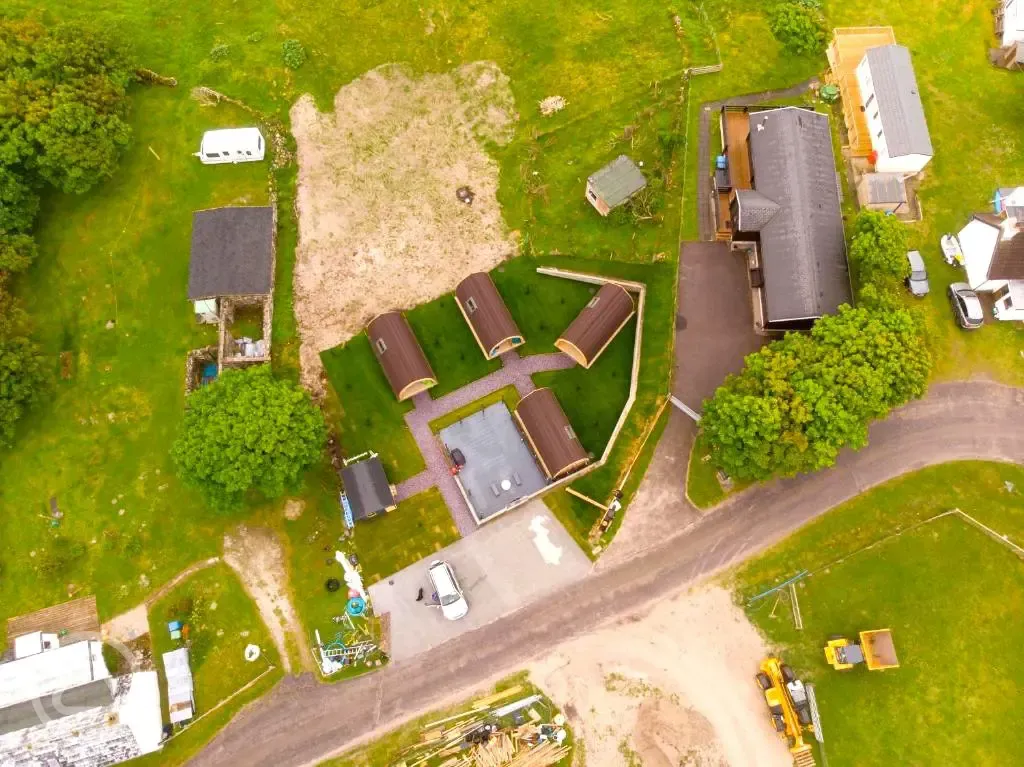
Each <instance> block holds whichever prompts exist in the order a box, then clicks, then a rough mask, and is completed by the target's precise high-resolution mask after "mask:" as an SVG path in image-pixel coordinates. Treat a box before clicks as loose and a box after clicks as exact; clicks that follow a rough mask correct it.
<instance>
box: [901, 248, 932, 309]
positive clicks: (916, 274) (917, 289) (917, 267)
mask: <svg viewBox="0 0 1024 767" xmlns="http://www.w3.org/2000/svg"><path fill="white" fill-rule="evenodd" d="M907 261H908V262H909V263H910V276H909V277H907V280H906V282H907V290H909V291H910V295H912V296H914V297H916V298H924V297H925V296H927V295H928V270H927V269H925V268H924V259H923V258H921V254H920V253H919V252H918V251H916V250H909V251H907Z"/></svg>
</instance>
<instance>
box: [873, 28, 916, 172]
mask: <svg viewBox="0 0 1024 767" xmlns="http://www.w3.org/2000/svg"><path fill="white" fill-rule="evenodd" d="M857 85H858V86H859V88H860V93H861V98H862V99H863V104H862V105H861V106H862V108H863V110H864V117H865V120H867V125H868V132H869V133H870V135H871V148H872V154H873V155H874V157H875V171H876V172H877V173H901V174H903V175H904V176H912V175H914V174H915V173H920V172H921V170H922V169H923V168H924V166H925V165H927V164H928V162H929V161H930V160H931V159H932V155H933V154H934V152H933V150H932V141H931V137H930V136H929V135H928V124H927V122H926V121H925V117H924V107H923V106H922V105H921V96H920V93H919V92H918V88H917V78H916V77H915V76H914V66H913V64H912V63H911V61H910V51H908V50H907V49H906V48H904V47H903V46H902V45H882V46H879V47H877V48H868V50H867V51H866V52H865V54H864V58H863V59H861V62H860V64H858V65H857Z"/></svg>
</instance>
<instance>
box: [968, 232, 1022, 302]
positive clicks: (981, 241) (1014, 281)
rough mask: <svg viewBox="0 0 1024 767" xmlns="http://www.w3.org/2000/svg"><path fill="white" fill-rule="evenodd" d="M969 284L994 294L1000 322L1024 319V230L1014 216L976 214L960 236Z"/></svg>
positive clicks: (983, 291)
mask: <svg viewBox="0 0 1024 767" xmlns="http://www.w3.org/2000/svg"><path fill="white" fill-rule="evenodd" d="M957 239H958V240H959V241H960V249H961V250H962V251H963V254H964V268H965V269H966V270H967V282H968V284H969V285H970V286H971V288H972V289H973V290H975V291H977V292H978V293H989V294H991V295H992V298H993V301H994V305H993V309H992V312H993V315H994V316H995V318H996V319H999V320H1024V231H1022V230H1021V228H1020V226H1018V222H1017V219H1016V218H1014V217H1012V216H1007V217H1003V216H996V215H993V214H991V213H976V214H975V215H974V216H972V217H971V220H970V221H968V222H967V225H966V226H965V227H964V228H963V229H961V230H960V232H959V233H958V234H957Z"/></svg>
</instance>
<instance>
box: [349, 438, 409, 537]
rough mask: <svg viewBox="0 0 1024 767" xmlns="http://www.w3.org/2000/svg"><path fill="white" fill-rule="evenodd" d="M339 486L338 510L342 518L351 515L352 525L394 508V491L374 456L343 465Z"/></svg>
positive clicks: (367, 456)
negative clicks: (339, 499) (340, 490)
mask: <svg viewBox="0 0 1024 767" xmlns="http://www.w3.org/2000/svg"><path fill="white" fill-rule="evenodd" d="M341 482H342V485H343V486H344V492H343V493H342V501H341V503H342V507H343V508H344V509H345V513H346V514H349V513H351V515H352V521H353V522H358V521H359V520H361V519H369V518H370V517H375V516H377V515H378V514H381V513H384V512H388V511H394V510H395V509H396V508H398V504H397V502H396V501H395V488H394V487H392V486H391V484H390V483H389V482H388V478H387V475H386V474H385V473H384V464H382V463H381V461H380V458H379V457H378V456H377V454H376V453H369V454H367V455H365V456H356V458H354V459H352V461H350V462H349V461H346V463H345V466H344V468H342V470H341Z"/></svg>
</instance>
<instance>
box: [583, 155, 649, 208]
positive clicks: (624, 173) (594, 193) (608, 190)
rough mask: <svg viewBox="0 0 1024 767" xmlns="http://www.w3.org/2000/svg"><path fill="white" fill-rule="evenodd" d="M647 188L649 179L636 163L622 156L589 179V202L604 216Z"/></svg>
mask: <svg viewBox="0 0 1024 767" xmlns="http://www.w3.org/2000/svg"><path fill="white" fill-rule="evenodd" d="M645 186H647V179H646V178H644V174H643V173H641V172H640V168H638V167H637V165H636V163H635V162H633V161H632V160H631V159H629V158H628V157H627V156H626V155H624V154H620V155H619V156H618V157H616V158H615V159H614V160H612V161H611V162H610V163H608V164H607V165H605V166H604V167H603V168H601V170H599V171H598V172H597V173H595V174H594V175H592V176H591V177H590V178H588V179H587V200H589V201H590V204H591V205H593V206H594V207H595V208H596V209H597V212H598V213H600V214H601V215H602V216H607V215H608V214H609V213H611V212H612V211H613V210H615V208H617V207H619V206H620V205H625V204H626V203H627V202H629V200H630V198H632V197H633V196H634V195H635V194H636V193H637V192H639V191H640V190H641V189H643V188H644V187H645Z"/></svg>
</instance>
